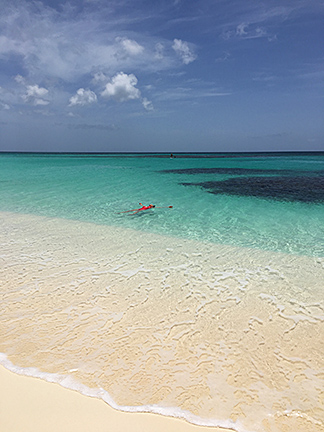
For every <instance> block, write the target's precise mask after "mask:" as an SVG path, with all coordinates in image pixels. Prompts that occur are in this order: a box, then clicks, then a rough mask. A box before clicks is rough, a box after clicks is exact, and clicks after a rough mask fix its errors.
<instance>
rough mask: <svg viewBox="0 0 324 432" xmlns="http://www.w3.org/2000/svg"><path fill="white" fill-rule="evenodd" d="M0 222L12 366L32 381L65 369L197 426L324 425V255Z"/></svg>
mask: <svg viewBox="0 0 324 432" xmlns="http://www.w3.org/2000/svg"><path fill="white" fill-rule="evenodd" d="M0 222H1V225H2V228H3V229H2V230H1V231H2V234H1V236H0V240H1V242H2V245H3V255H2V256H1V258H2V260H3V264H4V266H3V269H4V270H5V272H3V275H2V276H1V275H0V279H1V280H2V282H3V283H2V290H1V291H2V293H1V294H2V296H3V301H2V307H3V313H2V314H0V316H1V315H2V317H3V319H2V323H3V328H2V329H1V332H2V336H1V335H0V336H1V337H0V345H1V349H0V352H3V353H6V355H7V358H8V360H9V361H10V362H11V363H8V364H6V362H5V361H3V362H2V364H3V365H5V366H4V367H7V369H9V370H12V371H13V373H18V374H20V372H22V373H23V374H24V373H25V375H33V376H34V378H30V379H31V380H35V381H28V382H29V385H30V386H31V385H32V384H31V383H32V382H33V383H34V382H38V381H40V380H39V378H41V379H43V380H47V381H49V383H46V382H45V384H46V385H47V386H49V384H50V383H51V382H52V381H53V382H54V381H56V383H59V384H61V386H64V387H65V386H66V387H70V391H72V392H73V393H75V392H76V391H77V392H78V393H79V394H80V396H81V397H82V398H85V399H86V400H89V399H91V400H93V399H95V400H97V402H101V404H105V405H104V406H107V405H108V406H110V407H113V408H111V410H113V411H115V408H117V412H118V413H120V414H122V415H127V416H130V415H132V414H133V415H132V418H133V417H137V416H135V414H137V415H138V416H143V415H144V416H148V415H149V416H153V418H156V417H158V418H160V417H162V418H167V419H169V420H170V421H172V422H173V421H180V422H181V424H185V425H186V426H187V424H188V425H190V426H191V427H196V428H198V429H197V430H204V429H201V428H208V430H213V431H214V430H215V431H217V432H218V430H220V431H223V430H234V429H231V427H232V428H233V427H235V428H236V429H237V430H240V431H243V430H244V431H252V430H253V431H254V430H255V431H261V430H262V431H264V430H267V431H268V430H269V432H270V431H271V432H272V431H273V430H280V431H283V430H287V431H288V430H289V431H294V432H297V431H298V432H301V431H302V432H306V431H312V432H314V431H315V430H321V429H320V428H321V425H322V420H321V419H322V418H323V417H324V415H323V416H321V412H322V410H321V409H318V408H316V406H317V404H316V400H318V398H321V392H320V390H319V389H320V386H321V380H322V378H321V377H322V375H321V370H323V369H324V368H323V367H322V364H323V361H322V359H323V358H324V357H323V356H321V345H320V341H319V340H318V334H319V332H321V329H322V327H323V322H324V315H323V312H324V307H323V306H321V304H320V299H321V285H320V283H319V281H320V280H323V271H324V260H323V259H319V258H309V257H300V256H288V255H284V254H281V253H276V254H274V253H269V252H263V253H261V252H260V251H254V250H248V251H247V250H246V249H242V248H235V247H226V246H214V245H210V244H204V243H201V242H198V241H180V240H179V239H174V238H166V237H164V236H159V235H154V236H153V235H148V234H143V233H141V234H139V233H138V232H134V231H132V230H130V229H127V230H122V229H119V228H112V227H106V226H97V225H93V224H91V223H78V224H76V223H75V222H73V221H64V220H58V219H50V218H45V217H36V216H31V215H17V214H10V213H0ZM247 252H248V255H247ZM301 341H303V342H302V343H300V342H301ZM10 364H12V365H13V367H12V368H11V366H10ZM28 368H36V369H35V370H34V371H33V370H29V371H28ZM37 371H39V372H40V373H39V374H38V373H37ZM242 371H244V373H242ZM29 372H30V373H29ZM43 374H48V375H47V376H46V375H43ZM52 374H53V375H52ZM67 376H68V377H71V378H72V380H74V383H80V384H81V385H85V386H86V387H87V388H88V389H89V392H88V391H82V389H80V388H78V386H77V385H71V386H69V383H67V382H64V383H63V382H62V381H63V380H64V377H67ZM36 377H39V378H38V379H37V378H36ZM62 377H63V378H62ZM56 378H58V379H56ZM61 378H62V379H61ZM0 384H1V383H0ZM59 384H57V385H59ZM70 384H71V383H70ZM33 385H34V384H33ZM8 386H10V387H12V386H13V387H14V385H12V384H8ZM2 387H3V386H2ZM47 388H48V389H49V387H47ZM55 388H56V387H55ZM101 389H105V390H104V392H106V394H105V395H104V394H103V393H102V391H101ZM63 390H64V389H63ZM48 391H50V390H48ZM23 393H24V394H26V395H28V394H29V393H30V391H29V390H28V385H27V384H26V389H25V390H24V391H23ZM81 393H83V394H81ZM304 394H307V396H308V399H307V400H306V399H305V398H303V397H302V395H304ZM107 395H108V397H107ZM109 396H111V398H112V400H113V401H116V403H115V404H114V403H110V399H109ZM2 397H4V398H5V397H6V396H5V394H4V395H2ZM16 397H17V396H15V395H12V398H13V400H15V398H16ZM44 399H45V400H46V397H45V398H44ZM100 399H102V401H100ZM104 401H105V402H106V403H105V402H104ZM49 405H51V404H49ZM119 407H120V410H119ZM127 407H129V408H131V407H134V410H132V409H129V411H132V412H130V413H127V412H125V411H128V410H127ZM146 407H147V411H150V409H151V414H146V413H145V414H142V413H139V412H138V411H140V408H142V411H143V412H145V411H146V409H145V408H146ZM156 407H161V408H162V409H161V411H160V410H158V409H155V408H156ZM163 407H173V408H174V411H173V412H172V410H171V412H170V411H169V410H168V409H167V410H164V409H163ZM173 408H172V409H173ZM32 409H33V408H31V410H32ZM123 409H124V411H122V410H123ZM179 409H180V411H179ZM44 410H45V411H46V410H49V408H44ZM84 410H85V411H87V408H84ZM13 411H15V409H13V410H12V411H11V413H13ZM16 411H17V410H16ZM45 411H44V412H45ZM134 411H137V412H134ZM18 412H20V411H19V409H18ZM186 413H188V414H189V415H188V416H186ZM159 414H160V415H159ZM11 415H12V414H11ZM50 415H52V414H50ZM56 415H58V414H56ZM65 416H66V417H68V416H69V415H68V413H67V414H65ZM168 416H169V417H168ZM13 417H15V416H13ZM197 417H199V418H200V419H207V418H209V419H217V421H214V422H213V423H211V425H210V426H209V422H208V423H205V422H202V423H201V424H205V425H206V424H207V425H208V426H195V425H193V423H196V424H197V423H198V421H197V422H196V419H197ZM177 418H184V419H186V420H187V422H192V423H187V422H186V421H185V420H176V419H177ZM245 420H246V421H245ZM8 421H9V420H8ZM107 421H109V420H107ZM120 421H121V422H123V420H122V419H121V420H120ZM133 421H134V420H131V423H132V422H133ZM243 422H244V424H241V423H243ZM300 422H302V424H301V425H299V423H300ZM318 422H320V423H318ZM270 423H271V424H270ZM198 424H199V423H198ZM212 425H213V426H212ZM219 425H221V427H220V426H219ZM132 426H133V424H132ZM127 427H128V426H127ZM157 427H159V426H156V427H155V426H154V427H148V429H147V430H159V429H157ZM171 427H173V426H170V427H169V426H164V427H163V429H164V430H168V431H170V430H172V429H170V428H171ZM187 427H188V426H187ZM224 427H225V428H226V427H227V429H224ZM273 427H275V428H277V429H273ZM314 427H315V429H314ZM222 428H223V429H222ZM5 430H6V432H7V431H8V429H5ZM14 430H15V432H16V430H19V428H18V427H17V428H16V429H13V430H12V432H13V431H14ZM32 430H33V432H34V431H35V428H33V429H32ZM40 430H44V428H43V429H40ZM50 430H51V429H49V431H50ZM55 430H58V428H56V429H55ZM63 430H64V429H63ZM78 430H79V429H78ZM88 430H89V429H88ZM97 430H100V429H97ZM113 430H114V432H115V431H116V430H118V429H116V428H114V429H113ZM121 430H123V432H124V431H127V430H128V429H126V428H125V427H124V428H122V429H121ZM130 430H131V431H132V432H133V431H134V430H136V429H134V428H133V427H132V429H130ZM138 430H143V431H145V429H144V428H142V429H138ZM161 430H162V429H161ZM175 430H177V431H179V430H180V429H179V427H177V428H176V429H175ZM206 430H207V429H206ZM27 431H28V430H27ZM36 431H37V429H36ZM70 431H73V429H71V428H69V429H68V432H70ZM10 432H11V431H10ZM28 432H29V431H28ZM46 432H47V430H46Z"/></svg>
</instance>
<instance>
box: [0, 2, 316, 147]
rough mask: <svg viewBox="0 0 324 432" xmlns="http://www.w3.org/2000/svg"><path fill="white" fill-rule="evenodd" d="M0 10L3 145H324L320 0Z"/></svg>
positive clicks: (22, 5) (3, 5) (30, 5)
mask: <svg viewBox="0 0 324 432" xmlns="http://www.w3.org/2000/svg"><path fill="white" fill-rule="evenodd" d="M0 10H1V13H0V151H42V152H173V153H176V152H198V151H199V152H232V151H234V152H235V151H318V150H320V151H324V103H323V102H324V98H323V87H324V85H323V84H324V25H323V22H324V0H293V1H292V0H264V1H256V0H253V1H252V0H159V1H157V0H71V1H66V0H44V1H32V0H28V1H26V0H0Z"/></svg>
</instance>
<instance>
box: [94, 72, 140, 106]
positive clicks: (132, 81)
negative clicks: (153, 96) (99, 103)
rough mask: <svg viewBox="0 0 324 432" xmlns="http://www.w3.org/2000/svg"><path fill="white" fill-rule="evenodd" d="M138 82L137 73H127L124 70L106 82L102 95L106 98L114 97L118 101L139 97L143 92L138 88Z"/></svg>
mask: <svg viewBox="0 0 324 432" xmlns="http://www.w3.org/2000/svg"><path fill="white" fill-rule="evenodd" d="M136 84H137V78H136V76H135V75H133V74H129V75H127V74H125V73H124V72H120V73H118V74H116V75H115V76H114V77H113V78H112V79H111V81H110V82H109V83H107V84H106V86H105V90H104V91H103V92H102V93H101V95H102V96H103V97H106V98H113V99H115V100H116V101H117V102H125V101H128V100H132V99H139V98H140V97H141V92H140V91H139V89H137V88H136Z"/></svg>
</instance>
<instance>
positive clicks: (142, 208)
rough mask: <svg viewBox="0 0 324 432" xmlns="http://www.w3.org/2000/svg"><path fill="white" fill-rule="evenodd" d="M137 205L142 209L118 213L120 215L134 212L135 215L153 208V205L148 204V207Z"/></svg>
mask: <svg viewBox="0 0 324 432" xmlns="http://www.w3.org/2000/svg"><path fill="white" fill-rule="evenodd" d="M139 205H140V206H142V207H140V208H138V209H133V210H127V211H124V212H120V213H129V212H134V213H133V214H136V213H138V212H140V211H143V210H150V209H152V208H154V207H155V205H153V204H150V205H148V206H145V205H143V204H142V203H139Z"/></svg>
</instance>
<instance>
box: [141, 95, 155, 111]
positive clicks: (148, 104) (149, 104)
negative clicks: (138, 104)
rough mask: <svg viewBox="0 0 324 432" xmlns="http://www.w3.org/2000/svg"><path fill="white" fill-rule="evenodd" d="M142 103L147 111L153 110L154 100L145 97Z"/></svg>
mask: <svg viewBox="0 0 324 432" xmlns="http://www.w3.org/2000/svg"><path fill="white" fill-rule="evenodd" d="M142 105H143V107H144V108H145V109H146V111H153V110H154V107H153V104H152V102H151V101H149V100H148V99H146V98H143V100H142Z"/></svg>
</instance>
